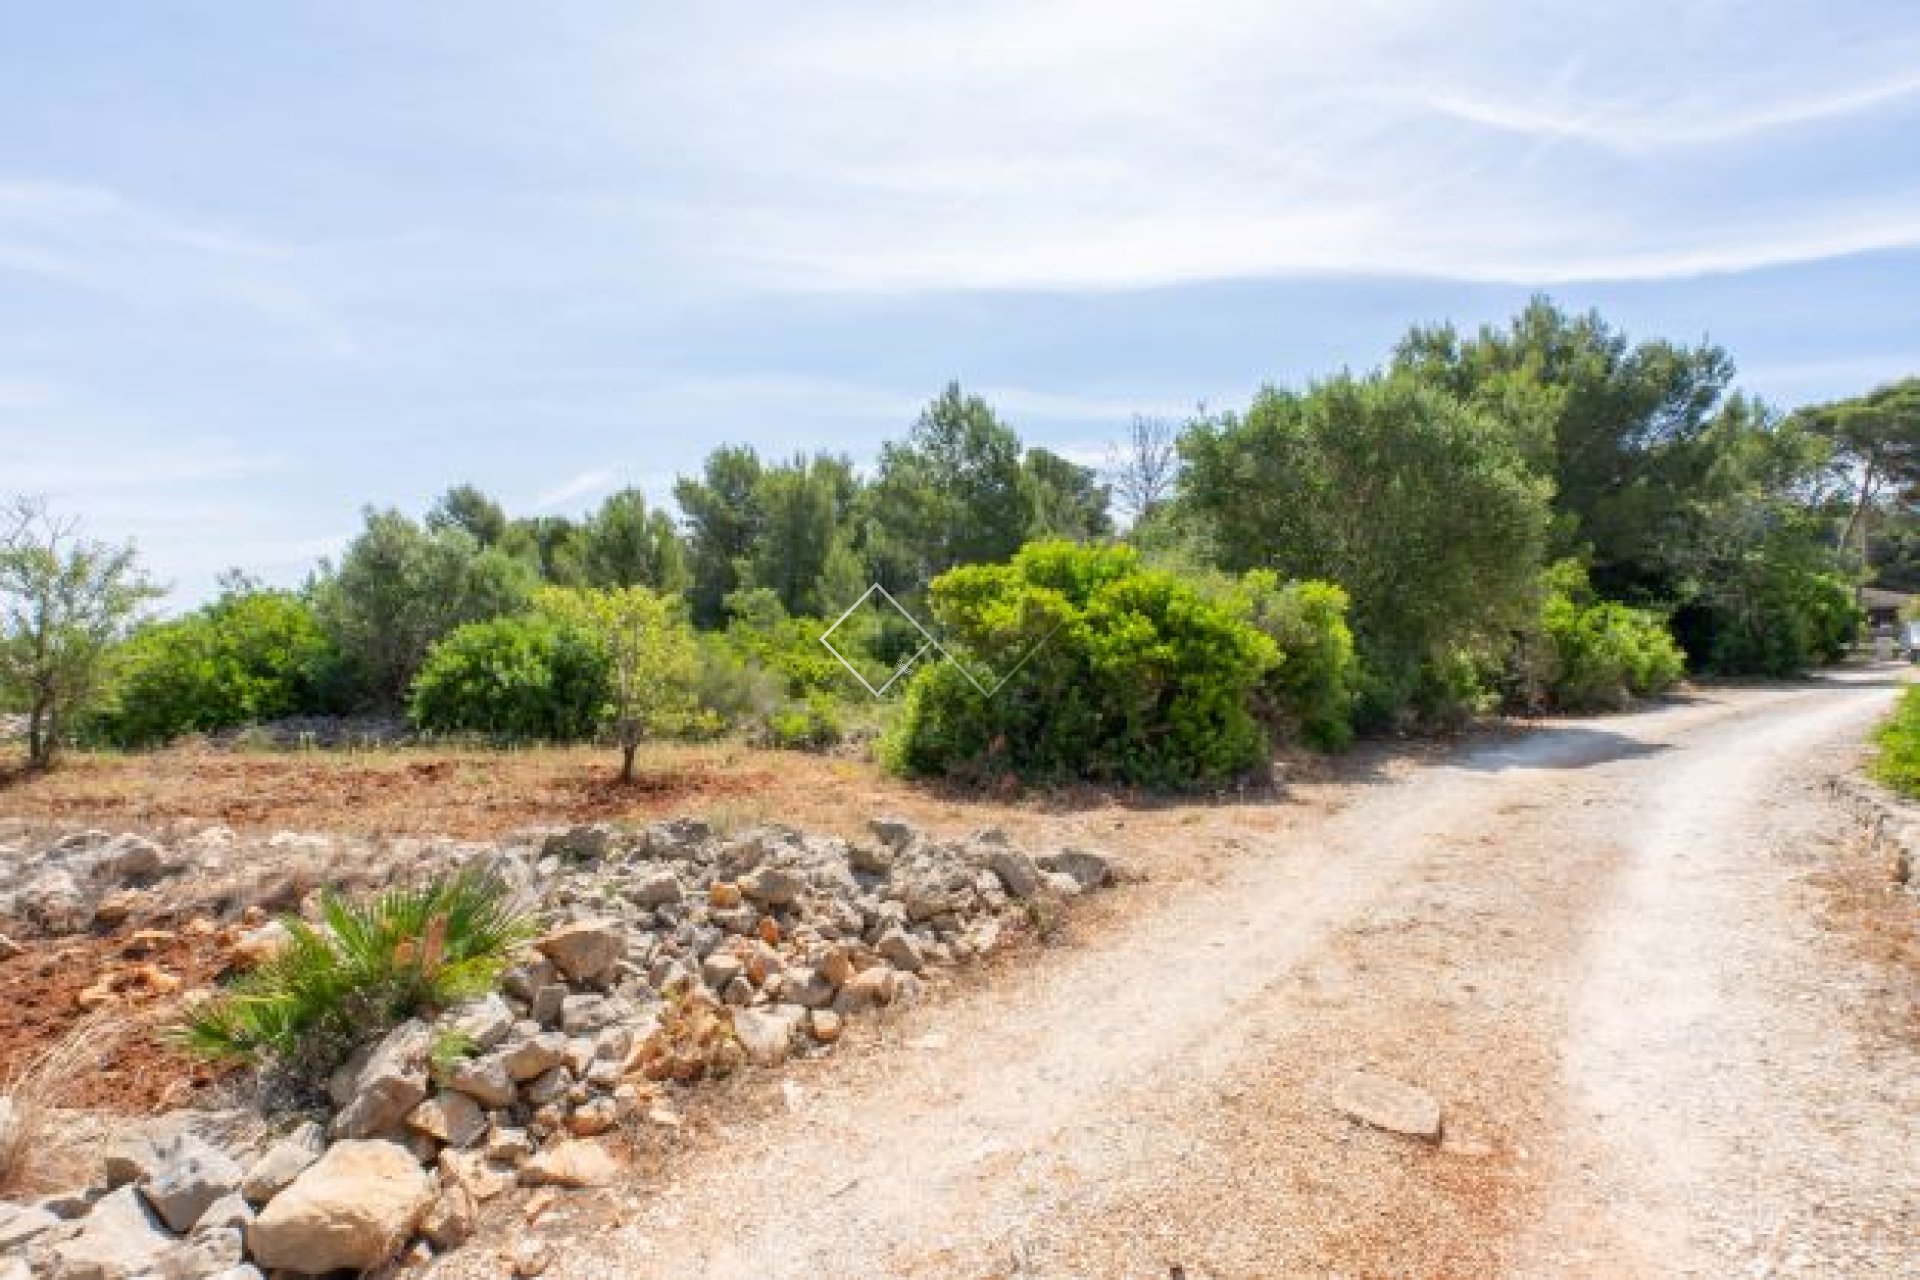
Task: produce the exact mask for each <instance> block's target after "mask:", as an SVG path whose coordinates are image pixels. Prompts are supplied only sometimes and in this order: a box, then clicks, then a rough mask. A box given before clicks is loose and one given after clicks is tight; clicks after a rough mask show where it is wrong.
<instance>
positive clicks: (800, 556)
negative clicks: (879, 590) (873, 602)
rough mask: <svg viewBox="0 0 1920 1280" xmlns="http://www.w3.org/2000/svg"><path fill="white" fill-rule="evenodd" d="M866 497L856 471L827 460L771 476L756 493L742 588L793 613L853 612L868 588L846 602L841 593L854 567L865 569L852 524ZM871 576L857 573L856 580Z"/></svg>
mask: <svg viewBox="0 0 1920 1280" xmlns="http://www.w3.org/2000/svg"><path fill="white" fill-rule="evenodd" d="M858 492H859V484H858V482H857V481H856V480H855V478H854V475H853V464H852V463H851V462H850V461H848V460H847V459H845V458H839V457H833V456H830V455H827V454H820V455H817V456H815V457H813V458H812V459H807V458H796V459H794V460H793V461H792V462H790V463H787V464H785V465H783V466H775V467H769V468H767V469H766V470H765V471H763V472H762V473H761V475H760V478H759V480H758V481H757V482H756V483H755V484H754V487H753V499H752V500H753V507H754V511H755V521H754V525H755V531H754V535H753V541H752V544H751V546H750V547H749V549H748V552H747V554H746V555H745V556H744V557H743V558H742V559H741V562H740V569H741V572H740V575H739V577H740V581H741V583H742V585H743V586H754V587H765V588H767V589H769V590H771V591H772V592H773V593H774V594H775V595H776V596H778V597H779V599H780V603H781V606H782V607H783V608H785V609H786V611H787V612H788V613H794V614H809V615H813V614H820V613H827V612H835V611H837V610H838V609H841V608H844V607H846V606H847V605H849V604H852V603H853V601H854V600H855V599H857V598H858V597H859V594H860V591H862V590H864V589H865V586H866V584H865V583H864V582H860V583H859V584H858V586H856V587H854V589H853V591H852V594H849V595H844V598H843V596H842V595H841V594H839V593H841V592H844V591H845V589H846V588H847V587H848V586H849V585H850V584H849V583H848V582H847V581H846V578H847V577H848V570H849V568H850V566H849V565H848V564H847V563H846V561H847V560H848V559H849V558H851V559H852V560H854V561H855V562H857V556H855V555H854V552H853V549H852V546H851V539H852V528H851V524H850V520H851V515H852V507H853V503H854V500H855V496H856V495H857V494H858ZM836 558H838V561H837V560H836ZM863 576H864V575H863V574H862V573H860V572H859V571H858V569H857V567H854V568H853V572H852V577H853V578H854V579H856V580H857V579H858V578H860V577H863ZM829 589H831V591H832V592H834V594H829Z"/></svg>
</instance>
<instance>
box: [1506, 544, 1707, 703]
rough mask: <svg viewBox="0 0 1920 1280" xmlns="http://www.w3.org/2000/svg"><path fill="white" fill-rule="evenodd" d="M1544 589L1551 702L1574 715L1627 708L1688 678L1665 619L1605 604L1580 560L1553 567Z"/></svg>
mask: <svg viewBox="0 0 1920 1280" xmlns="http://www.w3.org/2000/svg"><path fill="white" fill-rule="evenodd" d="M1542 585H1543V587H1544V592H1545V594H1544V600H1543V602H1542V604H1541V608H1540V621H1539V632H1540V640H1541V642H1542V643H1541V650H1542V652H1541V662H1540V667H1541V670H1540V671H1539V672H1538V675H1537V681H1538V686H1539V690H1540V693H1541V695H1542V696H1543V698H1544V700H1546V701H1548V702H1550V703H1552V704H1553V705H1555V706H1558V707H1562V708H1564V709H1566V710H1570V711H1579V710H1597V709H1604V708H1609V707H1620V706H1624V705H1625V704H1626V702H1627V701H1628V699H1630V698H1633V697H1646V696H1648V695H1651V694H1656V693H1661V692H1664V691H1665V690H1667V689H1670V688H1672V687H1673V686H1674V684H1675V683H1677V682H1678V681H1679V679H1680V677H1681V676H1682V675H1683V674H1684V673H1685V671H1686V655H1685V654H1683V653H1681V651H1680V646H1679V645H1677V644H1675V643H1674V640H1673V636H1672V634H1671V633H1669V632H1668V630H1667V627H1666V623H1665V622H1664V621H1662V620H1661V618H1660V616H1659V615H1658V614H1655V613H1653V612H1651V611H1649V610H1646V609H1635V608H1632V607H1631V606H1628V605H1624V604H1615V603H1611V602H1606V601H1600V600H1597V599H1596V598H1595V597H1594V594H1593V591H1592V589H1591V588H1590V587H1589V586H1588V584H1587V574H1586V570H1585V569H1584V568H1583V567H1582V566H1581V565H1580V563H1579V562H1578V561H1573V560H1566V561H1561V562H1560V563H1558V564H1556V565H1553V566H1552V567H1551V568H1549V569H1548V570H1547V571H1546V572H1545V574H1544V575H1543V583H1542Z"/></svg>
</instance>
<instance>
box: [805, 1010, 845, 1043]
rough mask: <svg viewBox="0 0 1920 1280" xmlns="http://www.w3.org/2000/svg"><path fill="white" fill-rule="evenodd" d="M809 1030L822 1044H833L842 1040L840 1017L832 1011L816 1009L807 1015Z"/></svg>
mask: <svg viewBox="0 0 1920 1280" xmlns="http://www.w3.org/2000/svg"><path fill="white" fill-rule="evenodd" d="M807 1030H808V1031H810V1032H812V1033H813V1038H814V1039H815V1040H818V1041H819V1042H820V1043H821V1044H832V1043H833V1042H834V1041H836V1040H838V1039H839V1038H840V1015H839V1014H837V1013H835V1012H834V1011H833V1010H831V1009H814V1010H812V1011H810V1012H809V1013H808V1014H807Z"/></svg>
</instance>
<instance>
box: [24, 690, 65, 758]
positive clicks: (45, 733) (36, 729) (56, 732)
mask: <svg viewBox="0 0 1920 1280" xmlns="http://www.w3.org/2000/svg"><path fill="white" fill-rule="evenodd" d="M52 702H53V700H52V699H51V698H48V697H47V696H46V695H44V694H40V695H36V696H35V698H34V700H33V707H32V708H31V709H30V710H29V711H28V712H27V764H28V766H29V767H31V768H34V769H51V768H53V758H54V753H55V752H56V751H58V750H59V743H60V726H59V719H58V717H57V716H56V715H55V709H54V707H53V705H52Z"/></svg>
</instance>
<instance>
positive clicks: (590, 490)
mask: <svg viewBox="0 0 1920 1280" xmlns="http://www.w3.org/2000/svg"><path fill="white" fill-rule="evenodd" d="M619 479H620V473H619V472H618V471H615V470H614V469H612V468H611V467H597V468H595V469H594V470H592V471H582V472H580V473H579V474H578V475H575V476H570V477H568V478H567V479H566V480H563V481H561V482H560V483H559V484H557V485H555V486H553V487H552V488H551V489H547V490H544V491H543V492H541V493H540V494H538V495H536V496H535V498H534V499H533V507H534V510H536V511H552V510H554V509H555V508H557V507H564V506H566V505H568V504H569V503H573V502H578V501H579V500H580V499H582V498H591V497H594V496H595V495H597V494H602V493H605V492H606V491H607V490H609V489H611V488H613V486H614V485H615V484H617V483H618V482H619Z"/></svg>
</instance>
